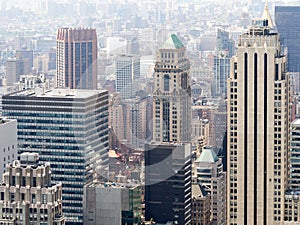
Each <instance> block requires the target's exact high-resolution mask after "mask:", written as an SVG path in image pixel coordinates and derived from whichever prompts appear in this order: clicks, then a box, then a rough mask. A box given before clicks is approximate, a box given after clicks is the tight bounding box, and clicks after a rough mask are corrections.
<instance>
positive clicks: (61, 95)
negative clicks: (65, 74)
mask: <svg viewBox="0 0 300 225" xmlns="http://www.w3.org/2000/svg"><path fill="white" fill-rule="evenodd" d="M2 103H3V115H5V116H7V117H8V118H14V119H17V121H18V126H17V128H18V142H19V152H20V153H22V152H37V153H39V154H40V161H41V162H50V163H51V171H52V181H54V182H62V184H63V190H62V193H63V214H64V216H65V217H66V222H67V224H82V222H83V203H82V200H83V186H84V185H85V184H86V183H87V182H89V181H91V180H92V179H93V177H94V175H95V169H96V167H97V168H98V170H97V171H99V172H102V173H105V172H106V170H107V169H106V168H107V164H108V154H107V151H108V92H107V91H97V90H78V89H75V90H69V89H53V90H49V91H43V90H38V89H37V90H32V89H29V90H24V91H20V92H15V93H12V94H8V95H5V96H3V98H2ZM102 175H104V176H105V175H106V174H102Z"/></svg>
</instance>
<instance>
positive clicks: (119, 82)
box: [115, 55, 140, 99]
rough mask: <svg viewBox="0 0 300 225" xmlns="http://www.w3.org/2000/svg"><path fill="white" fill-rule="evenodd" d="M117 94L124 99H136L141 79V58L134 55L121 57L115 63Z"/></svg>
mask: <svg viewBox="0 0 300 225" xmlns="http://www.w3.org/2000/svg"><path fill="white" fill-rule="evenodd" d="M115 74H116V92H119V93H120V94H121V96H122V98H124V99H126V98H132V97H135V92H136V91H137V90H138V83H137V79H138V78H140V58H139V57H137V56H134V55H119V56H118V57H117V58H116V62H115Z"/></svg>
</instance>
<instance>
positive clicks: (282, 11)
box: [275, 6, 300, 72]
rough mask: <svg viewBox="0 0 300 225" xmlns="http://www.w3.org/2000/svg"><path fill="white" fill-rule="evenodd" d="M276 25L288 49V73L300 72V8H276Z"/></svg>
mask: <svg viewBox="0 0 300 225" xmlns="http://www.w3.org/2000/svg"><path fill="white" fill-rule="evenodd" d="M275 23H276V26H277V29H278V32H279V34H280V37H281V43H282V44H283V46H285V47H287V49H288V71H289V72H300V63H299V62H300V36H299V33H300V6H275Z"/></svg>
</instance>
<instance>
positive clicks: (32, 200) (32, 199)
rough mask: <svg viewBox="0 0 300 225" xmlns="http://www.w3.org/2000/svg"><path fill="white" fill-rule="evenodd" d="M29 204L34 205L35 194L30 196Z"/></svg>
mask: <svg viewBox="0 0 300 225" xmlns="http://www.w3.org/2000/svg"><path fill="white" fill-rule="evenodd" d="M31 203H35V194H32V197H31Z"/></svg>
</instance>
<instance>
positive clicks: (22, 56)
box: [16, 49, 33, 73]
mask: <svg viewBox="0 0 300 225" xmlns="http://www.w3.org/2000/svg"><path fill="white" fill-rule="evenodd" d="M16 58H17V59H19V60H24V61H26V62H27V63H28V69H29V71H25V73H28V72H30V71H31V70H32V67H33V50H27V49H19V50H16Z"/></svg>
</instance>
